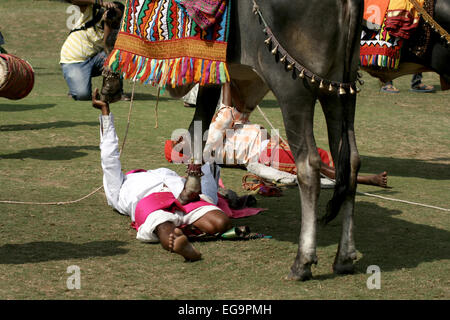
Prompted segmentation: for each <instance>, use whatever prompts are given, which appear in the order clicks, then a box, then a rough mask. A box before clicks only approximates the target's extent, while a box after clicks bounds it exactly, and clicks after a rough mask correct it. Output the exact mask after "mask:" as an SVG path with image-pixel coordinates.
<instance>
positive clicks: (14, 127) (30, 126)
mask: <svg viewBox="0 0 450 320" xmlns="http://www.w3.org/2000/svg"><path fill="white" fill-rule="evenodd" d="M76 126H91V127H94V126H98V122H94V121H91V122H87V121H85V122H73V121H55V122H48V123H27V124H8V125H3V126H0V131H22V130H43V129H54V128H71V127H76Z"/></svg>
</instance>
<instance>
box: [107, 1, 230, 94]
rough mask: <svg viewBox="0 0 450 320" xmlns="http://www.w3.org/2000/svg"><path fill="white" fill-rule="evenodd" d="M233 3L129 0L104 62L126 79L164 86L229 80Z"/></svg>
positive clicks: (217, 82) (204, 83)
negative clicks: (112, 46) (228, 60)
mask: <svg viewBox="0 0 450 320" xmlns="http://www.w3.org/2000/svg"><path fill="white" fill-rule="evenodd" d="M188 2H189V6H187V7H186V8H185V7H183V6H182V5H181V4H186V5H187V3H188ZM229 7H230V1H229V0H223V1H214V0H198V1H183V0H127V4H126V10H125V14H124V18H123V21H122V25H121V28H120V31H119V34H118V36H117V40H116V44H115V46H114V50H113V51H112V52H111V54H110V55H109V57H108V58H107V60H106V63H105V65H107V66H109V68H110V69H111V70H112V71H114V72H119V73H121V74H123V76H124V78H125V79H133V80H135V81H136V80H139V81H141V82H142V83H145V84H152V85H158V86H160V87H165V86H166V85H170V86H172V87H176V86H181V85H184V84H190V83H199V84H200V85H206V84H221V83H225V82H227V81H229V74H228V70H227V65H226V52H227V40H228V33H229ZM214 8H215V10H213V9H214ZM202 10H206V11H202ZM190 12H191V13H195V15H194V18H192V17H190V16H189V13H190ZM205 19H206V20H208V21H206V20H205ZM196 21H199V22H201V24H198V23H197V22H196ZM201 26H202V27H204V28H205V29H202V28H201Z"/></svg>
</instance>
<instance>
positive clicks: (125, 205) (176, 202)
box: [92, 89, 231, 261]
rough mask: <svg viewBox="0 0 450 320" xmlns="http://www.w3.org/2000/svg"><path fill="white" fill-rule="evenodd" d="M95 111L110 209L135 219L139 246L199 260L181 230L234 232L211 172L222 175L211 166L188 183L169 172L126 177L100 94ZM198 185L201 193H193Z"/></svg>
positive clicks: (192, 170)
mask: <svg viewBox="0 0 450 320" xmlns="http://www.w3.org/2000/svg"><path fill="white" fill-rule="evenodd" d="M92 105H93V106H94V107H95V108H97V109H100V110H101V116H100V150H101V165H102V169H103V187H104V190H105V194H106V198H107V201H108V204H109V205H110V206H112V207H113V208H114V209H116V210H117V211H118V212H119V213H121V214H124V215H129V216H130V217H131V220H132V221H133V226H134V228H135V229H136V230H137V236H136V238H137V239H138V240H141V241H145V242H160V243H161V245H162V247H163V248H164V249H166V250H168V251H170V252H175V253H178V254H180V255H182V256H183V257H184V258H185V259H186V260H189V261H196V260H199V259H200V258H201V253H200V252H199V251H198V250H197V249H195V248H194V246H193V245H192V244H191V243H190V242H189V240H188V238H187V237H186V235H185V234H184V233H183V231H182V228H183V226H190V225H192V226H194V227H196V228H197V229H199V230H200V231H202V232H205V233H208V234H217V233H224V232H225V231H227V230H229V229H230V228H231V221H230V219H229V218H228V216H227V215H226V214H225V213H224V212H223V211H222V210H220V208H219V207H217V206H216V204H217V201H218V196H217V188H218V180H219V176H218V174H216V176H213V174H212V172H217V173H218V172H219V170H217V168H213V167H212V166H211V165H209V164H208V163H207V164H205V165H203V166H201V165H190V166H189V168H188V172H187V173H188V177H187V179H184V178H182V177H180V176H179V175H178V174H177V173H175V172H174V171H172V170H169V169H166V168H159V169H155V170H148V171H147V170H133V171H130V172H128V173H127V174H123V173H122V168H121V163H120V153H119V144H118V137H117V134H116V131H115V128H114V117H113V115H112V113H110V110H109V104H108V103H107V102H103V101H101V100H99V95H98V89H96V90H95V92H94V95H93V97H92ZM199 179H201V181H199ZM200 183H201V190H197V189H196V188H195V187H193V186H196V185H200Z"/></svg>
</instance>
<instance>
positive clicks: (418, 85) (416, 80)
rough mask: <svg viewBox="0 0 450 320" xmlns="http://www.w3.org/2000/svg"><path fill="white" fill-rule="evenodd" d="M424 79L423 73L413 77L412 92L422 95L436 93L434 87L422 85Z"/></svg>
mask: <svg viewBox="0 0 450 320" xmlns="http://www.w3.org/2000/svg"><path fill="white" fill-rule="evenodd" d="M422 78H423V76H422V73H416V74H414V75H413V77H412V79H411V91H414V92H422V93H427V92H434V91H435V89H434V87H433V86H431V85H426V84H424V83H422Z"/></svg>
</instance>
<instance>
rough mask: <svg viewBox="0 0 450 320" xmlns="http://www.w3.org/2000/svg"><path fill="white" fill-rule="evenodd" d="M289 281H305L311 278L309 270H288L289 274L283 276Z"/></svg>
mask: <svg viewBox="0 0 450 320" xmlns="http://www.w3.org/2000/svg"><path fill="white" fill-rule="evenodd" d="M285 279H286V280H290V281H307V280H311V279H312V272H311V270H309V269H308V270H302V271H295V272H294V271H293V270H291V272H289V274H288V275H287V276H286V278H285Z"/></svg>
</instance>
